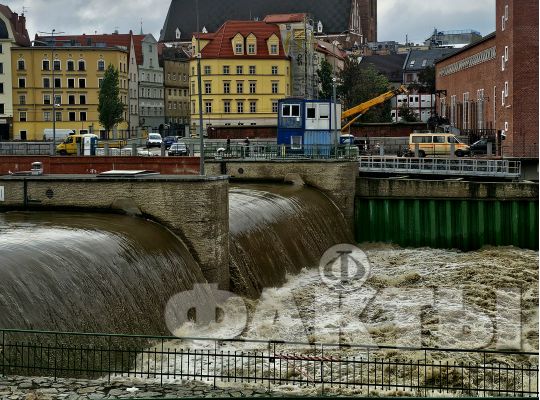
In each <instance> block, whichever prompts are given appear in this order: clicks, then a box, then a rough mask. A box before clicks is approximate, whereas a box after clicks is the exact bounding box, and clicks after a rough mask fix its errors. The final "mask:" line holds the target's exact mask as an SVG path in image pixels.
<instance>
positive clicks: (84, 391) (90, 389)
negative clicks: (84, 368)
mask: <svg viewBox="0 0 540 400" xmlns="http://www.w3.org/2000/svg"><path fill="white" fill-rule="evenodd" d="M97 388H98V387H97V386H90V387H83V388H80V389H78V390H77V393H78V394H89V393H94V392H95V391H96V390H97Z"/></svg>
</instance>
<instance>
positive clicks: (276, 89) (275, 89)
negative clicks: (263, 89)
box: [272, 82, 279, 94]
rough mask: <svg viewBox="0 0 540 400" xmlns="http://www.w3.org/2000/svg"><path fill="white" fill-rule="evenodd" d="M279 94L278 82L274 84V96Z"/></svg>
mask: <svg viewBox="0 0 540 400" xmlns="http://www.w3.org/2000/svg"><path fill="white" fill-rule="evenodd" d="M278 92H279V86H278V82H272V94H277V93H278Z"/></svg>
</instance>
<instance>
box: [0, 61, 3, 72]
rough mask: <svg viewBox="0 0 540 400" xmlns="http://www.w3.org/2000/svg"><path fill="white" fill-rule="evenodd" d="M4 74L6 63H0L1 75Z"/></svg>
mask: <svg viewBox="0 0 540 400" xmlns="http://www.w3.org/2000/svg"><path fill="white" fill-rule="evenodd" d="M3 73H4V63H0V74H3Z"/></svg>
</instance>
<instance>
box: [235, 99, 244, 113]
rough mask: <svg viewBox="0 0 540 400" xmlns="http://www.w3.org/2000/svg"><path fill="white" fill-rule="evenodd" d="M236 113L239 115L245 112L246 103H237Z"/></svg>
mask: <svg viewBox="0 0 540 400" xmlns="http://www.w3.org/2000/svg"><path fill="white" fill-rule="evenodd" d="M236 112H238V113H239V114H241V113H243V112H244V102H243V101H237V102H236Z"/></svg>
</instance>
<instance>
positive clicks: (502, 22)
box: [501, 15, 505, 31]
mask: <svg viewBox="0 0 540 400" xmlns="http://www.w3.org/2000/svg"><path fill="white" fill-rule="evenodd" d="M504 22H505V21H504V15H502V16H501V30H502V31H504Z"/></svg>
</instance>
